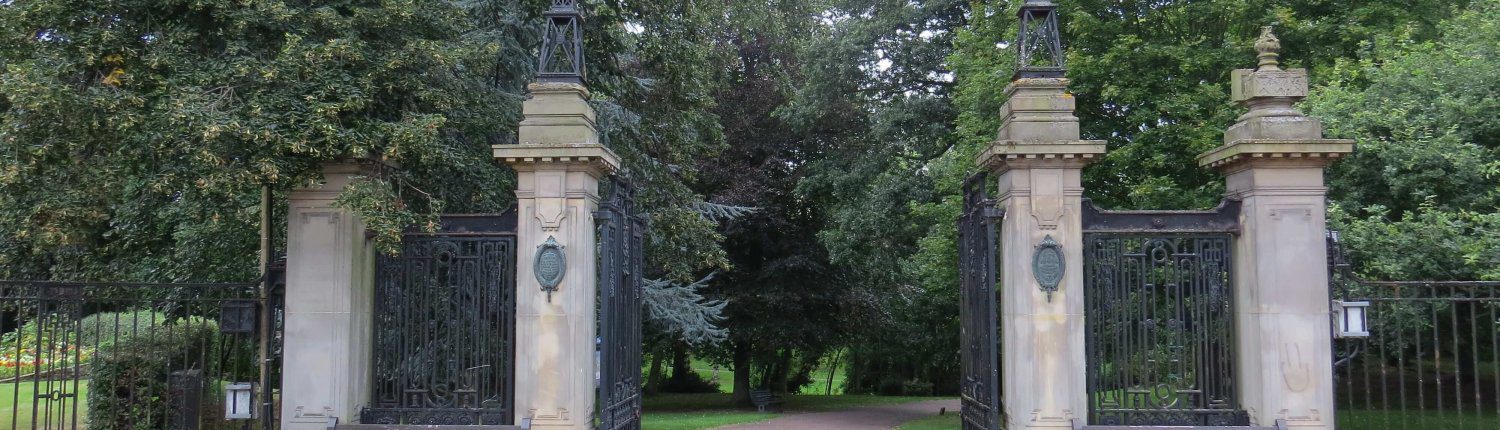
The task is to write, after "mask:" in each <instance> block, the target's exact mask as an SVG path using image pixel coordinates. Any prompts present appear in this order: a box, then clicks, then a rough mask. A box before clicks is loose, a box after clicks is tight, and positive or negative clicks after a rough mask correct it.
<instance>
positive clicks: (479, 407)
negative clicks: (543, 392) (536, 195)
mask: <svg viewBox="0 0 1500 430" xmlns="http://www.w3.org/2000/svg"><path fill="white" fill-rule="evenodd" d="M442 221H443V222H442V224H443V228H442V230H441V231H439V232H438V233H436V234H420V233H409V234H407V235H406V236H405V237H403V238H402V243H401V253H400V255H397V256H392V257H382V258H380V260H379V262H378V267H377V277H376V281H375V313H374V315H375V321H374V322H375V339H374V341H375V346H374V348H372V349H373V351H374V362H373V364H374V372H373V377H374V381H373V386H374V393H373V397H372V398H371V405H370V407H368V408H366V409H365V410H364V411H362V413H361V414H360V421H361V422H363V423H365V424H428V425H480V424H511V423H512V422H513V421H514V411H512V410H511V408H512V399H514V374H515V371H514V366H515V285H516V284H515V280H516V274H515V262H516V237H515V215H514V214H509V213H508V214H506V215H501V216H445V217H444V218H443V220H442ZM486 230H488V231H486Z"/></svg>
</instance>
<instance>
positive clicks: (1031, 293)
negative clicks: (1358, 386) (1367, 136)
mask: <svg viewBox="0 0 1500 430" xmlns="http://www.w3.org/2000/svg"><path fill="white" fill-rule="evenodd" d="M1056 11H1057V6H1056V4H1054V3H1052V2H1050V1H1046V0H1028V1H1026V2H1025V3H1024V4H1023V5H1022V6H1021V7H1020V10H1019V13H1018V17H1019V19H1020V21H1021V23H1020V25H1019V28H1020V33H1019V34H1018V36H1017V38H1016V40H1015V41H1014V43H1013V45H1014V46H1016V47H1017V49H1018V52H1017V55H1016V58H1017V67H1016V74H1015V76H1013V78H1012V81H1011V83H1010V85H1008V86H1007V87H1006V88H1005V90H1004V95H1003V96H1004V99H1005V104H1004V105H1002V106H1001V108H1000V112H999V115H1000V117H1001V120H1002V122H1001V126H1000V129H999V132H998V133H997V137H996V140H995V141H994V142H992V143H990V144H989V145H988V146H987V147H986V148H984V149H983V150H982V151H981V152H980V153H979V154H978V156H977V157H976V158H977V159H976V161H977V163H978V165H979V167H980V168H981V169H982V170H983V172H982V173H981V174H978V175H975V176H974V179H971V180H970V181H969V182H968V183H966V184H965V187H964V188H965V190H964V191H965V199H964V212H963V214H962V216H961V217H960V219H959V220H958V222H959V246H958V248H959V253H960V255H959V265H960V273H961V277H962V281H961V282H962V285H961V294H962V295H961V297H962V300H963V302H962V304H961V311H962V315H961V317H960V320H961V322H962V328H963V339H962V341H961V342H962V343H961V345H962V349H961V351H962V354H963V360H962V362H963V378H964V379H963V381H962V387H963V407H964V410H963V414H962V415H963V422H964V428H965V429H966V430H967V429H985V430H993V429H1001V428H1004V429H1077V428H1082V429H1089V428H1098V429H1105V428H1109V429H1115V428H1121V427H1122V426H1141V427H1142V428H1150V426H1188V427H1208V426H1238V427H1247V426H1259V427H1260V428H1270V427H1272V426H1276V427H1281V428H1299V429H1331V428H1333V426H1334V402H1333V400H1334V397H1333V393H1334V378H1333V374H1332V369H1333V364H1332V363H1333V362H1334V355H1333V352H1332V347H1331V343H1332V342H1331V340H1330V335H1329V333H1330V332H1331V330H1330V329H1331V321H1330V317H1329V314H1330V300H1329V294H1328V288H1327V282H1328V279H1327V269H1326V267H1324V262H1325V260H1326V258H1327V250H1326V247H1325V246H1324V243H1323V237H1324V230H1325V228H1326V221H1325V219H1324V214H1325V213H1326V203H1325V201H1324V194H1325V188H1324V186H1323V170H1324V167H1325V166H1327V165H1328V163H1330V162H1331V161H1332V160H1333V159H1336V158H1338V157H1340V156H1342V155H1343V154H1346V153H1349V152H1350V151H1352V149H1353V142H1352V141H1348V140H1335V139H1324V138H1323V137H1322V124H1321V123H1319V122H1318V121H1317V120H1316V119H1312V118H1308V117H1306V116H1304V115H1302V113H1301V112H1298V111H1297V110H1296V109H1295V108H1294V107H1293V106H1292V105H1293V103H1295V102H1296V101H1298V100H1301V99H1302V98H1303V97H1305V96H1306V94H1307V76H1306V72H1305V71H1304V70H1300V69H1293V70H1284V69H1282V68H1281V67H1280V66H1279V62H1278V58H1279V53H1278V52H1279V50H1280V44H1279V41H1278V40H1277V39H1276V37H1275V35H1273V34H1272V33H1271V31H1270V30H1269V29H1266V30H1265V31H1264V32H1263V34H1262V35H1261V37H1260V38H1259V39H1258V40H1257V41H1256V43H1255V48H1256V50H1257V51H1258V56H1257V59H1258V61H1259V64H1258V67H1257V68H1256V69H1254V70H1248V69H1247V70H1236V71H1234V73H1233V74H1232V77H1233V79H1232V83H1231V93H1232V99H1233V100H1234V101H1236V102H1239V103H1240V104H1241V105H1243V106H1245V107H1248V108H1249V112H1247V113H1245V114H1244V115H1243V116H1241V117H1240V118H1239V119H1238V120H1237V122H1236V123H1235V124H1234V125H1233V126H1231V127H1229V128H1228V129H1226V130H1225V133H1224V145H1223V146H1220V147H1218V148H1216V149H1214V150H1212V151H1209V152H1207V153H1204V154H1203V155H1201V156H1199V164H1200V165H1201V166H1203V167H1207V168H1213V169H1216V170H1219V171H1221V172H1222V173H1223V174H1224V175H1225V177H1226V181H1225V184H1226V186H1225V198H1226V200H1225V201H1224V203H1223V204H1222V205H1220V206H1219V207H1218V208H1216V209H1213V210H1209V211H1127V212H1110V211H1101V210H1098V209H1096V208H1094V207H1093V205H1092V204H1091V203H1090V202H1088V201H1087V200H1085V199H1083V195H1084V187H1083V181H1082V175H1081V171H1082V169H1083V168H1084V167H1085V166H1087V165H1088V164H1090V163H1092V162H1094V161H1096V160H1098V159H1100V158H1103V156H1104V154H1105V153H1106V152H1107V148H1106V145H1105V142H1103V141H1097V140H1084V139H1083V138H1082V135H1081V133H1080V131H1079V124H1078V117H1077V116H1075V115H1074V114H1073V111H1074V108H1075V104H1076V102H1077V100H1076V98H1075V97H1073V95H1072V94H1069V93H1068V84H1069V81H1068V79H1066V78H1065V75H1066V73H1065V70H1066V69H1065V67H1064V64H1063V60H1064V58H1063V56H1062V55H1061V54H1060V53H1061V52H1062V49H1061V40H1060V39H1061V38H1060V36H1059V33H1060V32H1059V31H1058V21H1057V17H1056ZM986 181H990V182H988V183H986ZM987 187H993V188H991V190H993V193H992V194H986V193H985V191H986V190H985V188H987ZM987 195H993V196H995V197H994V198H993V199H990V198H988V197H986V196H987ZM991 205H992V206H993V207H992V208H991V207H990V206H991ZM992 321H993V323H991V322H992ZM992 363H995V364H992ZM989 366H994V367H993V368H997V369H998V374H992V373H991V372H989V370H990V369H992V367H989ZM994 384H999V385H998V387H995V386H994ZM1001 399H1003V402H1002V401H1001Z"/></svg>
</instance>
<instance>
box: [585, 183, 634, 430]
mask: <svg viewBox="0 0 1500 430" xmlns="http://www.w3.org/2000/svg"><path fill="white" fill-rule="evenodd" d="M611 184H612V186H611V188H612V190H611V192H610V196H609V198H608V199H606V200H605V201H604V202H602V203H601V204H600V207H599V211H598V212H596V213H595V214H594V220H595V222H596V223H597V226H598V234H599V256H598V258H599V261H598V264H599V266H598V267H599V306H600V312H599V338H600V342H599V353H600V357H599V361H600V363H599V378H600V380H599V403H600V406H599V427H598V428H600V429H603V430H639V429H640V428H641V294H642V292H641V289H642V288H643V284H642V273H641V268H642V263H643V261H644V257H645V255H644V254H645V249H644V247H643V244H644V238H645V233H646V219H645V217H644V216H641V215H638V214H636V209H635V192H634V189H633V188H631V185H630V184H629V183H628V182H626V181H624V180H623V179H620V178H618V177H617V178H615V179H614V180H612V181H611Z"/></svg>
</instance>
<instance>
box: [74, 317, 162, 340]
mask: <svg viewBox="0 0 1500 430" xmlns="http://www.w3.org/2000/svg"><path fill="white" fill-rule="evenodd" d="M166 322H167V316H166V315H164V314H162V313H161V312H156V311H126V312H100V313H96V314H93V315H89V316H87V317H84V318H83V319H82V320H79V321H78V326H79V327H78V342H79V343H80V344H82V345H86V346H90V347H92V346H97V345H106V344H111V343H114V342H115V341H116V340H118V339H117V338H128V337H130V336H131V335H134V334H135V333H138V332H139V333H144V332H147V331H150V330H151V328H152V327H154V326H157V325H161V324H165V323H166Z"/></svg>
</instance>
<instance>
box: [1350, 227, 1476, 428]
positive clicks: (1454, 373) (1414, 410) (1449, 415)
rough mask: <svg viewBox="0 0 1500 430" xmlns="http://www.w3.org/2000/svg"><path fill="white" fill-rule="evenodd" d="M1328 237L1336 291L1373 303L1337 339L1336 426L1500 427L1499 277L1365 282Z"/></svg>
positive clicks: (1355, 300) (1360, 300)
mask: <svg viewBox="0 0 1500 430" xmlns="http://www.w3.org/2000/svg"><path fill="white" fill-rule="evenodd" d="M1329 238H1330V241H1329V242H1330V250H1329V254H1330V263H1331V266H1332V267H1331V269H1332V270H1331V271H1330V273H1331V274H1332V280H1333V282H1332V287H1333V291H1332V294H1333V298H1334V299H1335V300H1337V301H1342V302H1368V303H1369V307H1368V308H1366V311H1365V312H1366V321H1367V324H1368V328H1367V330H1366V331H1367V332H1368V333H1369V335H1368V337H1344V338H1336V339H1335V340H1334V348H1335V350H1336V351H1337V357H1336V359H1335V362H1334V378H1335V386H1336V388H1335V392H1336V401H1337V405H1338V408H1337V419H1338V423H1339V428H1358V429H1423V430H1427V429H1497V428H1500V282H1482V281H1477V282H1455V281H1406V282H1384V281H1366V280H1361V279H1359V278H1358V277H1356V276H1354V274H1353V272H1352V270H1350V266H1349V264H1347V262H1346V261H1345V260H1344V259H1343V255H1344V254H1343V252H1342V249H1340V248H1339V246H1338V242H1337V240H1336V238H1337V234H1336V233H1330V235H1329ZM1335 323H1336V324H1337V323H1339V321H1335ZM1337 328H1338V326H1337V325H1335V329H1336V330H1337Z"/></svg>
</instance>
